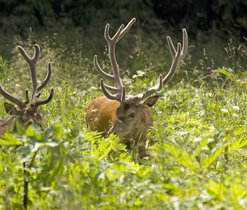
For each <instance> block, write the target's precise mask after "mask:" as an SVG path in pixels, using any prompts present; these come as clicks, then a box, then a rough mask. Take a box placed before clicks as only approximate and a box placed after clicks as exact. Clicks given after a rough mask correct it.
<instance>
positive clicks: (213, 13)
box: [0, 0, 247, 39]
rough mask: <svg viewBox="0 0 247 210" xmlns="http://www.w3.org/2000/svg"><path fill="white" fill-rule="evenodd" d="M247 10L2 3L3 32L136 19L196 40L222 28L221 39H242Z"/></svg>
mask: <svg viewBox="0 0 247 210" xmlns="http://www.w3.org/2000/svg"><path fill="white" fill-rule="evenodd" d="M246 10H247V1H246V0H235V1H228V0H219V1H213V0H200V1H198V0H181V1H173V0H163V1H160V0H137V1H132V0H121V1H114V0H78V1H73V0H59V1H57V0H44V1H37V0H21V1H17V0H11V1H9V0H1V1H0V24H1V26H0V28H1V30H3V31H5V32H8V33H9V32H12V33H18V34H23V33H25V31H26V29H28V28H30V27H32V28H38V27H43V26H45V27H48V28H49V27H54V26H55V23H56V24H57V23H60V26H63V27H68V26H71V25H72V26H80V27H86V26H87V25H89V24H96V23H97V22H99V20H100V21H104V22H106V21H110V20H111V21H114V20H118V21H119V22H126V21H127V20H129V19H131V18H132V17H136V18H137V19H138V20H139V21H140V23H142V24H143V25H146V24H147V23H148V22H150V21H151V22H156V21H162V22H163V23H164V24H168V25H178V26H179V27H184V26H186V28H188V29H189V30H190V32H191V34H192V33H193V34H194V35H197V36H198V33H200V31H201V30H203V31H209V32H210V33H212V32H214V33H216V32H215V29H217V28H220V31H221V32H222V35H223V34H232V33H235V35H236V36H237V37H238V38H239V39H242V37H243V36H246V34H247V31H246V30H247V21H246V12H245V11H246ZM96 26H97V25H96ZM149 27H150V26H149Z"/></svg>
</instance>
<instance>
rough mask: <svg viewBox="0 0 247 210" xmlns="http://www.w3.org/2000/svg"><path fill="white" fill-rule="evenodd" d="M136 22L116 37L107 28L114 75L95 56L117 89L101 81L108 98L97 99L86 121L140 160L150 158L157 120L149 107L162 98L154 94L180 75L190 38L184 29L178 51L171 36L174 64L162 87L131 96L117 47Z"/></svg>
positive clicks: (120, 31)
mask: <svg viewBox="0 0 247 210" xmlns="http://www.w3.org/2000/svg"><path fill="white" fill-rule="evenodd" d="M135 20H136V19H135V18H133V19H132V20H131V21H130V22H129V23H128V25H127V26H126V27H124V25H121V26H120V28H119V29H118V31H117V32H116V34H115V35H114V36H113V37H110V35H109V28H110V25H109V24H107V25H106V27H105V33H104V36H105V39H106V41H107V43H108V50H109V58H110V63H111V67H112V70H113V75H110V74H108V73H106V72H104V71H103V70H102V68H101V67H100V66H99V64H98V60H97V55H95V56H94V66H95V68H96V70H97V71H98V73H99V74H101V76H102V77H104V78H105V79H108V80H110V81H113V82H114V83H115V85H116V87H112V86H109V85H106V84H104V82H103V79H101V81H100V84H101V89H102V92H103V93H104V95H105V96H102V97H99V98H96V99H95V100H94V101H92V102H91V103H90V104H89V107H88V110H87V114H86V121H87V124H88V125H90V126H91V128H92V129H93V130H96V131H99V132H102V133H103V135H106V134H109V133H115V134H117V135H118V136H119V138H120V140H121V142H123V143H125V144H127V145H128V147H129V148H130V149H133V150H134V151H138V154H139V157H140V158H142V157H144V156H146V155H147V151H146V139H147V131H148V129H149V128H150V126H152V125H153V118H152V114H151V111H150V108H149V107H151V106H153V105H154V104H155V103H156V101H157V100H158V96H151V95H152V94H154V93H155V92H157V91H159V90H161V89H162V87H163V86H164V85H165V84H166V83H167V82H168V81H170V80H171V79H172V77H173V76H174V74H175V73H176V70H177V68H178V66H179V62H180V61H181V60H182V59H183V58H184V57H185V55H186V53H187V50H188V35H187V32H186V29H183V45H182V46H181V44H180V43H178V44H177V49H175V47H174V45H173V43H172V40H171V38H170V37H169V36H168V37H167V42H168V46H169V50H170V53H171V56H172V64H171V68H170V70H169V72H168V74H167V75H166V76H165V77H164V78H163V76H162V75H160V76H159V83H158V84H156V85H155V86H154V87H151V88H150V89H148V90H147V91H146V92H143V93H140V94H138V95H136V96H133V95H127V94H126V93H125V86H123V83H122V81H121V78H120V75H119V70H118V64H117V60H116V55H115V46H116V43H117V42H118V41H119V40H120V39H121V38H122V37H123V36H124V34H125V33H126V32H127V31H128V30H129V29H130V27H131V26H132V25H133V23H134V22H135ZM109 91H110V92H111V93H110V92H109Z"/></svg>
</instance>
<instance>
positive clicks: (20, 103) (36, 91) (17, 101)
mask: <svg viewBox="0 0 247 210" xmlns="http://www.w3.org/2000/svg"><path fill="white" fill-rule="evenodd" d="M18 50H19V51H20V53H21V54H22V56H23V57H24V58H25V60H26V61H27V63H28V65H29V68H30V74H31V80H32V86H33V92H32V98H31V104H32V105H34V106H39V105H42V104H46V103H48V102H49V101H50V100H51V99H52V97H53V92H54V90H53V89H51V91H50V95H49V97H48V98H47V99H44V100H38V98H39V96H40V94H41V93H40V90H41V89H43V88H44V87H45V86H46V84H47V83H48V81H49V80H50V78H51V63H48V73H47V76H46V78H45V80H44V81H43V82H42V83H41V84H40V85H39V86H38V82H37V77H36V62H37V60H38V57H39V52H40V48H39V45H37V44H36V45H35V46H34V55H33V57H32V58H31V57H30V56H29V55H28V54H27V53H26V51H25V50H24V49H23V48H22V47H21V46H18ZM0 93H1V94H2V95H3V96H4V97H5V98H7V99H8V100H9V101H11V102H13V103H14V104H16V105H17V106H18V107H19V108H20V109H22V108H23V107H25V105H26V104H28V103H29V96H28V90H26V92H25V93H26V99H25V101H21V100H20V99H18V98H16V97H14V96H12V95H11V94H9V93H8V92H7V91H5V90H4V89H3V88H2V86H1V85H0Z"/></svg>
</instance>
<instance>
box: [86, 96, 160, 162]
mask: <svg viewBox="0 0 247 210" xmlns="http://www.w3.org/2000/svg"><path fill="white" fill-rule="evenodd" d="M157 99H158V97H157V96H155V97H150V98H148V99H146V100H145V101H141V102H139V103H137V104H125V103H120V102H119V101H115V100H110V99H108V98H107V97H105V96H102V97H99V98H96V99H95V100H94V101H92V102H91V103H90V104H89V106H88V110H87V114H86V122H87V124H88V125H89V126H90V127H91V128H92V129H93V130H95V131H98V132H102V135H103V136H106V135H107V134H108V133H115V134H117V135H118V136H119V138H120V140H121V141H122V142H123V143H126V144H127V145H129V147H130V149H134V150H138V153H139V156H140V157H143V156H145V155H146V149H145V146H146V139H147V131H148V129H149V128H150V127H151V126H152V125H153V117H152V113H151V111H150V108H149V106H152V105H153V104H155V102H156V101H157ZM151 101H152V102H151ZM133 113H134V117H131V116H132V115H133Z"/></svg>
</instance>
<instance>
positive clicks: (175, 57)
mask: <svg viewBox="0 0 247 210" xmlns="http://www.w3.org/2000/svg"><path fill="white" fill-rule="evenodd" d="M167 43H168V47H169V50H170V53H171V56H172V64H171V68H170V70H169V72H168V73H167V75H166V76H165V78H163V77H162V75H160V78H159V84H157V85H155V86H154V87H152V88H150V89H148V90H147V91H146V92H144V93H141V94H138V95H136V96H133V97H129V98H128V99H126V100H128V101H135V100H137V101H138V100H143V99H144V98H147V97H149V96H151V95H152V94H153V93H155V92H156V91H159V90H161V89H162V88H163V86H164V85H165V84H166V83H168V82H169V81H170V80H171V79H172V77H173V76H174V75H175V73H176V71H177V68H178V66H179V62H180V61H181V60H182V59H183V58H184V57H185V55H186V53H187V51H188V34H187V31H186V29H183V47H181V43H178V44H177V49H175V47H174V45H173V43H172V40H171V38H170V37H169V36H167Z"/></svg>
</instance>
